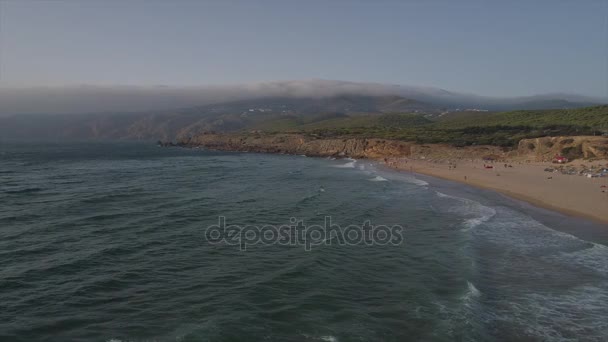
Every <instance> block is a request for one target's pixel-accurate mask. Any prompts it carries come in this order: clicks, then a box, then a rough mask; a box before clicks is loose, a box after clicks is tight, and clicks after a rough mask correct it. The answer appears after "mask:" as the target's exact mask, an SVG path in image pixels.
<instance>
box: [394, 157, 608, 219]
mask: <svg viewBox="0 0 608 342" xmlns="http://www.w3.org/2000/svg"><path fill="white" fill-rule="evenodd" d="M385 163H386V165H387V166H389V167H392V168H395V169H399V170H405V171H409V172H415V173H421V174H425V175H430V176H434V177H439V178H443V179H448V180H453V181H458V182H462V183H466V184H469V185H472V186H476V187H480V188H485V189H491V190H495V191H498V192H500V193H503V194H505V195H508V196H511V197H514V198H517V199H520V200H524V201H526V202H529V203H532V204H534V205H537V206H539V207H544V208H547V209H551V210H557V211H560V212H563V213H566V214H569V215H575V216H579V217H585V218H588V219H591V220H594V221H597V222H601V223H603V224H608V177H599V178H587V177H585V176H581V175H566V174H562V173H559V172H546V171H544V170H545V169H546V168H554V167H555V166H556V165H555V164H552V163H541V162H525V161H514V160H513V161H501V162H491V163H490V162H487V161H483V160H469V161H456V162H454V163H452V165H449V163H448V162H447V161H428V160H421V159H408V158H398V159H387V160H386V161H385ZM505 163H506V164H507V165H512V167H505V166H504V164H505ZM606 163H607V161H600V162H594V163H593V164H596V165H598V164H601V165H606ZM454 164H455V165H456V167H455V168H454V166H453V165H454ZM484 165H491V166H493V168H491V169H490V168H485V167H484ZM465 177H466V178H465ZM602 186H605V187H603V188H602ZM602 191H604V192H602Z"/></svg>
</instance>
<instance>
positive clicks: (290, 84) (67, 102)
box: [0, 79, 603, 116]
mask: <svg viewBox="0 0 608 342" xmlns="http://www.w3.org/2000/svg"><path fill="white" fill-rule="evenodd" d="M343 94H357V95H400V96H404V97H406V98H411V99H415V100H418V101H424V102H429V103H435V104H442V105H447V106H459V105H463V106H476V105H477V106H485V105H491V104H494V103H509V102H512V101H524V100H526V98H511V99H508V98H505V99H498V98H489V97H481V96H476V95H472V94H460V93H453V92H449V91H446V90H442V89H439V88H425V87H412V86H401V85H388V84H380V83H357V82H347V81H332V80H319V79H313V80H302V81H275V82H260V83H252V84H237V85H229V86H200V87H168V86H150V87H143V86H90V85H83V86H66V87H52V88H51V87H32V88H0V115H3V116H6V115H13V114H25V113H39V114H50V113H99V112H133V111H156V110H158V111H162V110H167V109H175V108H184V107H192V106H199V105H205V104H211V103H219V102H225V101H231V100H244V99H255V98H262V97H279V96H281V97H282V96H286V97H312V98H319V97H330V96H335V95H343ZM543 98H559V99H562V100H567V101H579V102H598V103H599V102H603V101H601V100H599V99H590V98H586V97H582V96H574V95H565V94H554V95H543V96H535V97H529V98H527V99H529V100H538V99H543Z"/></svg>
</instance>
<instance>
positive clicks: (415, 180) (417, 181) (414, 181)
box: [404, 177, 429, 186]
mask: <svg viewBox="0 0 608 342" xmlns="http://www.w3.org/2000/svg"><path fill="white" fill-rule="evenodd" d="M404 179H405V181H406V182H408V183H412V184H416V185H420V186H427V185H429V183H427V182H425V181H423V180H422V179H418V178H415V177H405V178H404Z"/></svg>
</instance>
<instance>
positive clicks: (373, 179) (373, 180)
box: [369, 176, 388, 182]
mask: <svg viewBox="0 0 608 342" xmlns="http://www.w3.org/2000/svg"><path fill="white" fill-rule="evenodd" d="M369 180H370V181H372V182H386V181H388V179H386V178H384V177H382V176H376V177H374V178H372V179H369Z"/></svg>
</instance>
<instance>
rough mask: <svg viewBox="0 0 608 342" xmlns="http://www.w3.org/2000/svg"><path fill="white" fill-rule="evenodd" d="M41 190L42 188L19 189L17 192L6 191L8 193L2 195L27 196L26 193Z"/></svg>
mask: <svg viewBox="0 0 608 342" xmlns="http://www.w3.org/2000/svg"><path fill="white" fill-rule="evenodd" d="M43 190H44V189H43V188H25V189H19V190H8V191H5V192H4V193H7V194H11V195H16V194H27V193H31V192H40V191H43Z"/></svg>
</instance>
